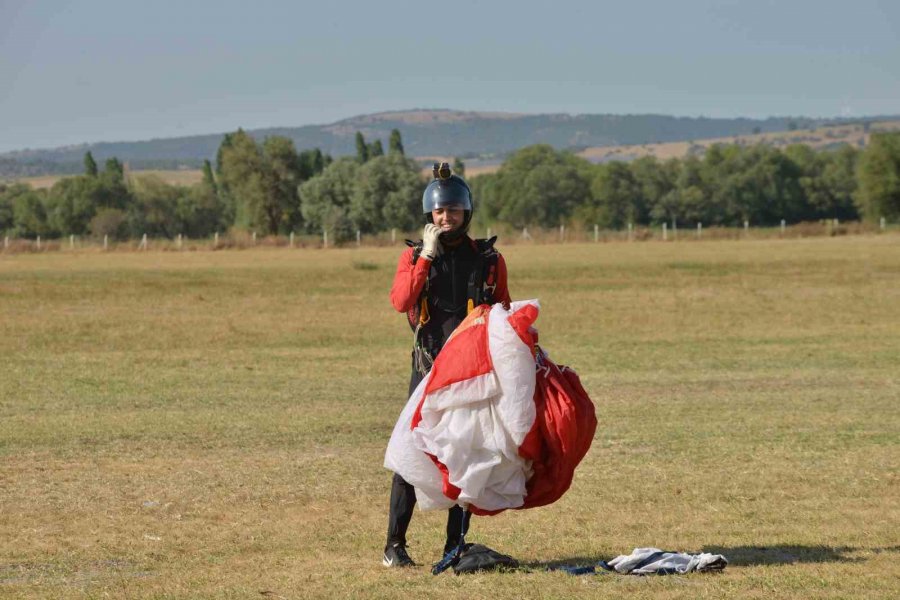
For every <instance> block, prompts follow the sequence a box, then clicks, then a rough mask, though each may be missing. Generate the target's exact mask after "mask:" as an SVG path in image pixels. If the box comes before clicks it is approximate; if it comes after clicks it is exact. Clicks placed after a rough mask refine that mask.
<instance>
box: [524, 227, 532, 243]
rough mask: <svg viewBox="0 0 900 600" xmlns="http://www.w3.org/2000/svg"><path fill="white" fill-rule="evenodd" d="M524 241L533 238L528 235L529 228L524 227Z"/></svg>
mask: <svg viewBox="0 0 900 600" xmlns="http://www.w3.org/2000/svg"><path fill="white" fill-rule="evenodd" d="M522 239H523V240H530V239H531V236H530V235H528V228H527V227H523V228H522Z"/></svg>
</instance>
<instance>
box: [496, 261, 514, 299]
mask: <svg viewBox="0 0 900 600" xmlns="http://www.w3.org/2000/svg"><path fill="white" fill-rule="evenodd" d="M494 301H495V302H510V298H509V287H508V285H507V281H506V261H505V260H503V255H502V254H501V255H500V256H498V257H497V288H496V289H495V290H494Z"/></svg>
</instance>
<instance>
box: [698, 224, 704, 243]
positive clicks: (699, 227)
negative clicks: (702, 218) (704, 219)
mask: <svg viewBox="0 0 900 600" xmlns="http://www.w3.org/2000/svg"><path fill="white" fill-rule="evenodd" d="M702 236H703V223H701V222H699V221H698V222H697V239H698V240H699V239H700V238H701V237H702Z"/></svg>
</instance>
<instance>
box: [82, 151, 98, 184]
mask: <svg viewBox="0 0 900 600" xmlns="http://www.w3.org/2000/svg"><path fill="white" fill-rule="evenodd" d="M84 174H85V175H87V176H88V177H96V176H97V161H95V160H94V155H93V154H91V152H90V150H88V151H87V152H85V153H84Z"/></svg>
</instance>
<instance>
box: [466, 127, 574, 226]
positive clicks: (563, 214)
mask: <svg viewBox="0 0 900 600" xmlns="http://www.w3.org/2000/svg"><path fill="white" fill-rule="evenodd" d="M590 170H591V167H590V164H589V163H588V162H587V161H585V160H583V159H580V158H577V157H575V156H574V155H572V154H570V153H566V152H557V151H556V150H554V149H553V148H552V147H551V146H549V145H536V146H528V147H526V148H523V149H521V150H519V151H518V152H516V153H515V154H513V155H512V156H511V157H509V158H508V159H507V160H506V161H505V162H504V163H503V165H502V166H501V167H500V169H499V170H498V171H497V173H496V176H495V177H494V178H492V179H491V180H490V184H489V185H484V186H482V185H480V184H479V185H478V186H477V187H478V190H479V193H480V194H481V198H482V200H481V203H482V205H483V206H484V208H485V210H484V214H485V216H488V215H490V216H494V215H496V218H498V219H499V220H501V221H505V222H507V223H510V224H511V225H514V226H516V227H523V226H526V225H541V226H556V225H558V224H560V223H562V222H563V221H565V220H566V219H568V218H569V216H570V215H571V214H572V211H573V209H574V208H575V207H577V206H580V205H582V204H584V203H585V202H588V201H589V200H590V196H591V194H590ZM478 214H479V213H478V212H476V216H478ZM479 223H484V220H482V219H479Z"/></svg>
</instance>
